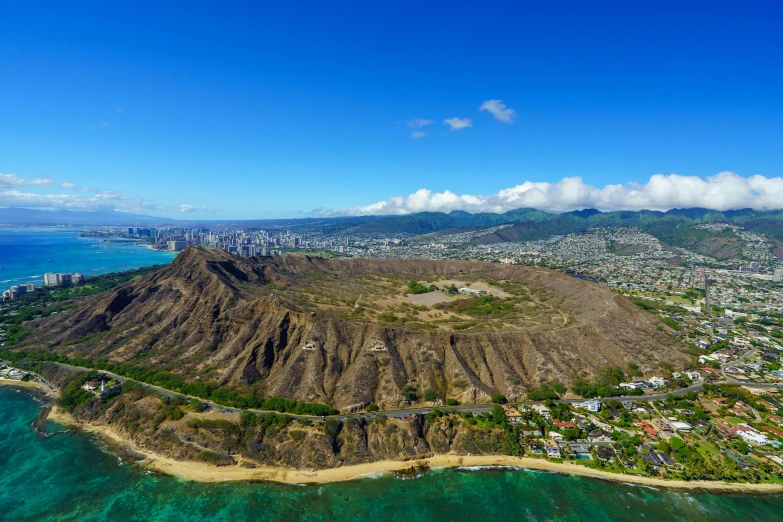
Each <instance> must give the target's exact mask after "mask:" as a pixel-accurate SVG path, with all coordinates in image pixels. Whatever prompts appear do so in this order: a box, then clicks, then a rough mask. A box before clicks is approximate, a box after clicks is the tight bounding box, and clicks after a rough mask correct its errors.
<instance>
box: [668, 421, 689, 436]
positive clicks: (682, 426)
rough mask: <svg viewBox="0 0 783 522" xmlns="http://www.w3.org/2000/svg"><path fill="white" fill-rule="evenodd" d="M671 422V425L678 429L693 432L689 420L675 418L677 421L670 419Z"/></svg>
mask: <svg viewBox="0 0 783 522" xmlns="http://www.w3.org/2000/svg"><path fill="white" fill-rule="evenodd" d="M669 424H671V427H672V428H674V429H675V430H677V431H681V432H683V433H690V432H691V425H690V424H688V423H687V422H682V421H678V420H675V421H670V422H669Z"/></svg>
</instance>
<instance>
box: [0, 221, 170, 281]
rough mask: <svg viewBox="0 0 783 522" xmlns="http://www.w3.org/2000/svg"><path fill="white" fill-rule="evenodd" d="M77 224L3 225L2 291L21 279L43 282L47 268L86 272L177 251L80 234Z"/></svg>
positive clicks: (135, 264)
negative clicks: (11, 226) (59, 225)
mask: <svg viewBox="0 0 783 522" xmlns="http://www.w3.org/2000/svg"><path fill="white" fill-rule="evenodd" d="M81 232H82V230H80V229H74V228H0V292H2V291H4V290H7V289H8V288H10V287H11V286H13V285H16V284H20V283H35V284H37V285H42V284H43V275H44V273H46V272H71V273H73V272H78V273H81V274H84V275H85V276H93V275H99V274H106V273H109V272H120V271H123V270H130V269H133V268H139V267H142V266H149V265H156V264H163V263H168V262H170V261H171V260H172V259H174V257H176V254H175V253H174V252H165V251H158V250H152V249H150V248H147V247H146V246H145V245H141V244H138V243H136V242H131V241H122V242H115V241H106V238H96V237H79V234H80V233H81Z"/></svg>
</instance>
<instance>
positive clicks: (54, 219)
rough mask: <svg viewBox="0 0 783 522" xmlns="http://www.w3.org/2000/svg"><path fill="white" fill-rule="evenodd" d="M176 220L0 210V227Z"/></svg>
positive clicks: (108, 213) (152, 223)
mask: <svg viewBox="0 0 783 522" xmlns="http://www.w3.org/2000/svg"><path fill="white" fill-rule="evenodd" d="M174 222H176V220H173V219H169V218H160V217H153V216H145V215H141V214H130V213H127V212H117V211H115V210H96V211H94V212H86V211H73V210H36V209H30V208H0V225H20V226H23V225H39V226H48V225H77V226H79V225H82V226H87V225H107V226H112V225H113V226H124V225H127V226H137V225H145V226H155V225H165V224H170V223H174Z"/></svg>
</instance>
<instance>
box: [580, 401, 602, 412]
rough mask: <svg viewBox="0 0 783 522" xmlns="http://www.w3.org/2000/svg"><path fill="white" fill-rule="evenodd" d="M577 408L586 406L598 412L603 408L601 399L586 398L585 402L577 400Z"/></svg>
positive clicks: (585, 407) (591, 410)
mask: <svg viewBox="0 0 783 522" xmlns="http://www.w3.org/2000/svg"><path fill="white" fill-rule="evenodd" d="M574 407H575V408H584V409H585V410H587V411H590V412H593V413H598V412H599V411H600V410H601V401H597V400H595V399H590V400H586V401H583V402H575V403H574Z"/></svg>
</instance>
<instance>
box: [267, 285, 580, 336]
mask: <svg viewBox="0 0 783 522" xmlns="http://www.w3.org/2000/svg"><path fill="white" fill-rule="evenodd" d="M465 288H470V289H472V290H474V291H476V292H480V293H476V294H472V293H470V292H469V291H466V290H461V289H465ZM270 291H271V292H273V293H274V294H275V295H277V296H279V297H281V298H282V299H284V300H286V301H288V302H291V303H294V304H296V305H297V306H299V307H301V308H304V309H306V310H311V311H317V312H319V313H325V314H330V315H334V316H337V317H340V318H343V319H348V320H353V321H359V322H371V323H377V324H381V325H383V326H401V327H406V328H414V329H433V330H435V329H439V330H447V331H461V332H485V331H493V330H513V329H534V330H551V329H556V328H561V327H563V326H566V325H567V324H569V314H568V312H567V311H566V310H565V309H564V307H563V306H562V305H561V303H560V302H559V301H558V300H557V299H555V298H554V297H553V296H550V295H547V293H546V292H545V291H537V290H536V289H532V288H529V287H527V286H525V285H523V284H521V283H519V282H515V281H509V280H503V281H496V280H492V279H443V278H442V277H439V276H435V275H433V276H431V277H428V278H427V277H425V278H418V279H411V278H405V277H401V276H393V275H387V274H356V275H355V276H354V277H351V278H346V277H344V276H336V275H335V276H332V275H329V274H326V275H322V274H317V275H316V274H309V275H307V276H306V277H304V278H301V279H300V280H299V281H297V282H296V283H295V284H293V285H287V286H275V287H274V288H272V289H270Z"/></svg>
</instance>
